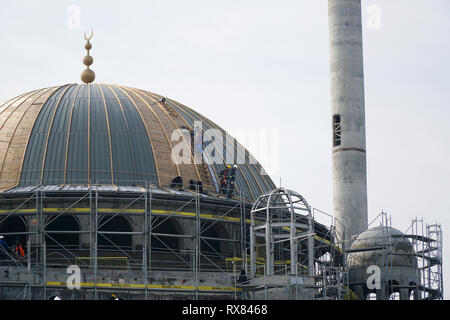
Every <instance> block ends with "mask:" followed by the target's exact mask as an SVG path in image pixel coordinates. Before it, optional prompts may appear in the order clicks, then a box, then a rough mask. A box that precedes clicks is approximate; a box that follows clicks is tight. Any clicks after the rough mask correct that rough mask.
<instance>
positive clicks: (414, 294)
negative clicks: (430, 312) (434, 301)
mask: <svg viewBox="0 0 450 320" xmlns="http://www.w3.org/2000/svg"><path fill="white" fill-rule="evenodd" d="M409 286H410V287H411V288H410V289H409V291H408V297H409V300H419V287H418V286H417V283H416V282H414V281H411V282H410V283H409ZM412 287H416V288H412Z"/></svg>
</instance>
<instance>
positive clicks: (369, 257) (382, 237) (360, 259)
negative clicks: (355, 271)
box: [348, 226, 417, 269]
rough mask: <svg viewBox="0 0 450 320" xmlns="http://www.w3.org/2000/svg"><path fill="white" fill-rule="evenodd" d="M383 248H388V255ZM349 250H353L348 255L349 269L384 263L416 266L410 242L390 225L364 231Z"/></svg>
mask: <svg viewBox="0 0 450 320" xmlns="http://www.w3.org/2000/svg"><path fill="white" fill-rule="evenodd" d="M381 248H387V249H381ZM385 250H389V252H387V254H388V257H386V252H385ZM350 251H354V252H352V254H350V255H349V256H348V266H349V268H351V269H352V268H363V267H368V266H370V265H378V266H383V265H385V264H386V263H388V264H389V265H390V266H393V267H412V268H416V267H417V259H416V257H415V255H414V248H413V246H412V244H411V242H410V241H409V240H408V239H407V238H406V237H405V236H404V234H403V233H402V232H401V231H399V230H397V229H395V228H392V227H383V226H379V227H373V228H370V229H368V230H366V231H364V232H363V233H361V234H360V235H359V236H358V237H357V238H356V239H355V241H354V242H353V243H352V246H351V249H350ZM386 260H388V262H386Z"/></svg>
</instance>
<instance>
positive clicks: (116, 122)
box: [0, 84, 275, 200]
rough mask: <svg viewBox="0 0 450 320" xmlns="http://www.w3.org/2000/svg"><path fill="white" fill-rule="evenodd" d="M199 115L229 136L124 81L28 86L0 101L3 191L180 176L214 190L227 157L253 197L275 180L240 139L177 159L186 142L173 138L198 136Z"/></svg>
mask: <svg viewBox="0 0 450 320" xmlns="http://www.w3.org/2000/svg"><path fill="white" fill-rule="evenodd" d="M195 121H201V124H202V130H203V131H204V130H208V129H218V130H220V132H222V133H223V136H224V137H225V134H226V133H225V131H224V130H223V129H221V128H220V127H219V126H217V125H216V124H215V123H213V122H212V121H210V120H209V119H207V118H205V117H203V116H202V115H200V114H199V113H197V112H195V111H194V110H192V109H190V108H188V107H186V106H184V105H182V104H180V103H178V102H176V101H173V100H171V99H168V98H165V97H162V96H160V95H157V94H154V93H151V92H148V91H144V90H138V89H134V88H130V87H126V86H119V85H107V84H67V85H63V86H57V87H51V88H45V89H40V90H35V91H32V92H29V93H25V94H23V95H20V96H18V97H16V98H14V99H11V100H9V101H7V102H5V103H2V104H0V150H1V152H0V191H6V190H11V189H13V188H17V187H19V188H26V187H30V188H31V187H33V186H68V185H87V184H102V185H112V186H145V185H149V184H150V183H155V184H158V185H161V186H169V185H170V183H171V181H172V180H173V178H175V177H177V176H181V177H182V179H183V183H184V185H185V186H186V185H188V184H189V182H190V180H193V181H201V182H202V184H203V187H204V188H205V189H206V190H215V191H216V192H217V191H218V188H219V186H218V182H219V174H220V171H221V170H222V169H224V168H225V165H226V164H227V163H226V162H225V161H229V160H228V159H230V158H231V159H234V163H237V164H238V166H239V167H238V170H237V175H236V189H237V191H238V192H241V193H242V195H243V197H244V198H246V199H248V200H254V199H256V198H257V197H258V196H259V195H260V194H262V193H265V192H268V191H270V190H272V189H274V188H275V185H274V183H273V182H272V180H271V179H270V177H269V176H268V175H267V174H264V173H265V172H264V170H263V168H262V167H261V165H260V164H259V163H258V162H257V161H256V160H255V159H254V158H253V156H252V155H251V154H250V153H249V152H248V151H247V150H245V149H244V148H243V147H242V146H241V145H240V144H239V143H238V142H235V143H234V149H235V150H228V149H227V146H226V143H223V147H221V145H220V144H219V141H216V140H212V141H211V142H210V143H212V144H214V147H215V150H216V151H215V152H219V153H220V152H221V151H222V150H221V149H223V157H222V158H223V159H224V160H223V161H222V162H221V163H217V161H216V160H215V158H214V159H213V158H212V156H211V155H210V154H208V153H207V152H204V153H203V158H202V160H201V161H194V155H193V154H191V155H190V158H191V160H192V161H190V163H181V164H177V163H175V162H174V161H172V149H173V148H174V146H175V145H176V144H178V143H180V142H179V141H181V142H183V141H182V140H183V139H181V140H179V139H175V140H174V141H172V140H173V136H172V134H173V132H174V131H175V130H176V129H181V130H183V132H185V134H187V132H189V133H190V135H191V137H193V133H194V129H193V128H194V122H195ZM178 138H179V137H178ZM191 140H192V141H194V139H191ZM186 141H187V140H186ZM200 145H201V146H202V147H205V142H201V143H200ZM236 146H237V147H236ZM213 149H214V148H213ZM192 150H193V148H191V151H192ZM192 152H193V151H192Z"/></svg>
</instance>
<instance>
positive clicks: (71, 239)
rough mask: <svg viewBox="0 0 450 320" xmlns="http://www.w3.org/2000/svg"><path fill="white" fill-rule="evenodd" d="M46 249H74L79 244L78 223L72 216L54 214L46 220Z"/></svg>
mask: <svg viewBox="0 0 450 320" xmlns="http://www.w3.org/2000/svg"><path fill="white" fill-rule="evenodd" d="M46 231H47V234H46V236H45V242H46V246H47V249H61V247H64V248H66V249H76V248H79V245H80V235H79V234H78V233H77V232H78V231H80V224H79V223H78V220H77V218H75V217H74V216H59V217H58V216H56V217H52V218H50V219H49V220H48V221H47V227H46ZM52 231H53V232H52ZM70 231H72V233H71V232H70Z"/></svg>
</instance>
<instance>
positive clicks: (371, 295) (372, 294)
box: [366, 292, 377, 300]
mask: <svg viewBox="0 0 450 320" xmlns="http://www.w3.org/2000/svg"><path fill="white" fill-rule="evenodd" d="M366 300H377V294H376V293H375V292H371V293H369V294H368V295H367V297H366Z"/></svg>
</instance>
